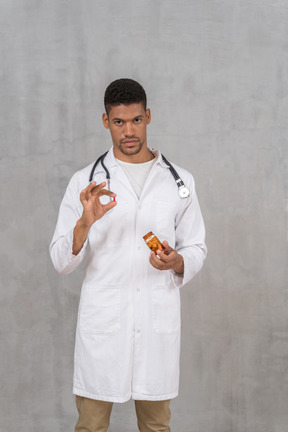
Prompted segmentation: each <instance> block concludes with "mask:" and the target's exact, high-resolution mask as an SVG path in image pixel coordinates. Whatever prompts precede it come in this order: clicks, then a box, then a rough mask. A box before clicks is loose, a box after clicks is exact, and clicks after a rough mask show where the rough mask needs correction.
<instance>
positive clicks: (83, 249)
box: [50, 79, 207, 432]
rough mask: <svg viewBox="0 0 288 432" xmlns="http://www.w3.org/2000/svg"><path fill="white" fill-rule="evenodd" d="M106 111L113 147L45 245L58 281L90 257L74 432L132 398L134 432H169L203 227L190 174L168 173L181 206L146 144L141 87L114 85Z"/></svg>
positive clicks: (87, 172)
mask: <svg viewBox="0 0 288 432" xmlns="http://www.w3.org/2000/svg"><path fill="white" fill-rule="evenodd" d="M104 104H105V109H106V112H105V114H103V124H104V127H105V128H106V129H109V130H110V134H111V138H112V143H113V146H112V148H111V149H110V150H109V152H108V153H107V154H106V156H105V158H103V159H102V163H101V162H99V163H98V164H97V166H96V168H95V170H94V171H93V164H91V165H89V166H88V167H86V168H84V169H82V170H80V171H78V172H77V173H76V174H74V176H73V177H72V179H71V180H70V183H69V185H68V187H67V190H66V193H65V195H64V198H63V201H62V204H61V207H60V211H59V217H58V222H57V226H56V230H55V233H54V237H53V240H52V242H51V245H50V255H51V258H52V261H53V264H54V266H55V268H56V270H57V271H58V272H59V273H63V274H67V273H70V272H72V271H73V270H75V269H76V267H78V265H79V264H80V263H81V261H82V260H83V258H84V255H85V253H88V254H89V260H88V265H87V268H86V273H85V279H84V282H83V285H82V291H81V299H80V305H79V313H78V322H77V330H76V346H75V369H74V380H73V392H74V394H75V395H76V403H77V408H78V411H79V419H78V422H77V424H76V428H75V431H76V432H82V431H90V432H92V431H93V432H100V431H101V432H104V431H107V429H108V426H109V419H110V414H111V410H112V405H113V403H114V402H125V401H127V400H129V399H130V398H131V397H132V398H133V399H134V400H135V407H136V414H137V419H138V427H139V430H140V431H141V432H150V431H153V432H156V431H165V432H167V431H170V428H169V421H170V409H169V402H170V399H172V398H174V397H176V396H177V395H178V382H179V353H180V294H179V288H180V287H181V286H183V285H184V284H185V283H186V282H188V281H189V280H190V279H191V278H192V277H193V276H194V275H195V274H196V273H197V272H198V271H199V270H200V269H201V267H202V265H203V261H204V259H205V257H206V253H207V250H206V246H205V229H204V224H203V220H202V215H201V211H200V208H199V204H198V200H197V196H196V192H195V186H194V181H193V177H192V175H191V174H189V173H188V172H187V171H186V170H184V169H182V168H180V167H176V166H175V165H173V166H174V167H175V168H176V170H177V172H178V173H179V174H180V177H181V179H182V180H183V182H184V184H185V186H186V187H187V188H188V189H189V190H190V194H189V196H186V197H184V198H183V197H182V198H181V197H180V195H179V193H178V192H179V190H178V188H179V181H178V182H177V183H176V181H175V178H174V177H173V175H172V173H171V170H170V168H169V166H168V165H167V163H166V162H165V161H164V159H163V158H162V155H161V154H160V152H159V151H157V150H151V149H150V148H149V147H148V146H147V136H146V132H147V125H148V124H149V123H150V120H151V113H150V109H147V107H146V94H145V91H144V89H143V88H142V86H141V85H140V84H139V83H137V82H136V81H133V80H131V79H119V80H116V81H114V82H112V83H111V84H110V85H109V86H108V87H107V89H106V92H105V97H104ZM91 171H92V172H91ZM107 171H108V172H109V176H110V177H111V180H107V177H106V176H107ZM91 176H92V177H93V178H92V179H91V182H90V183H89V179H90V177H91ZM176 177H177V176H176ZM109 183H111V190H110V186H109ZM177 185H178V187H177ZM180 186H181V183H180ZM106 187H108V189H109V190H108V189H107V188H106ZM182 188H183V186H182ZM186 192H187V191H186ZM184 195H187V193H186V194H185V193H184ZM150 231H152V232H153V233H154V234H155V235H156V236H157V237H158V238H159V239H160V241H162V243H163V245H164V247H165V252H163V251H160V250H159V251H158V252H157V255H156V253H154V252H151V253H150V251H149V249H148V247H147V245H146V244H145V242H144V240H143V236H144V235H146V234H147V233H148V232H150ZM88 245H89V248H88ZM88 249H89V252H88ZM162 270H163V271H162Z"/></svg>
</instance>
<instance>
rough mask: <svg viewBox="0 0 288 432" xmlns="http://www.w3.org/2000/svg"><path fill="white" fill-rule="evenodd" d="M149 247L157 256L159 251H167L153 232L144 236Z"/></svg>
mask: <svg viewBox="0 0 288 432" xmlns="http://www.w3.org/2000/svg"><path fill="white" fill-rule="evenodd" d="M143 239H144V240H145V243H146V244H147V246H148V247H149V248H150V249H151V250H152V251H153V252H155V253H156V254H157V250H161V251H163V252H164V251H165V247H164V246H163V245H162V243H161V242H160V240H159V239H158V237H156V236H155V235H154V234H153V232H152V231H150V232H148V233H147V234H145V235H144V236H143Z"/></svg>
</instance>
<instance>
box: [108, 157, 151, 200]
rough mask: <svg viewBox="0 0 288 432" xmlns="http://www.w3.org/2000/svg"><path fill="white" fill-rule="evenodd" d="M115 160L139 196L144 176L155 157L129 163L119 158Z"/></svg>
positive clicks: (146, 174)
mask: <svg viewBox="0 0 288 432" xmlns="http://www.w3.org/2000/svg"><path fill="white" fill-rule="evenodd" d="M116 160H117V162H118V163H119V165H120V166H121V167H122V168H123V170H124V172H125V174H126V175H127V177H128V179H129V180H130V183H131V185H132V187H133V189H134V191H135V193H136V195H137V197H138V198H140V196H141V192H142V189H143V187H144V184H145V181H146V178H147V176H148V174H149V171H150V169H151V168H152V166H153V165H154V163H155V160H156V158H154V159H152V160H150V161H148V162H144V163H129V162H123V161H121V160H119V159H116Z"/></svg>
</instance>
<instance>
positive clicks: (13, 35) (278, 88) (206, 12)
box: [0, 0, 288, 432]
mask: <svg viewBox="0 0 288 432" xmlns="http://www.w3.org/2000/svg"><path fill="white" fill-rule="evenodd" d="M287 22H288V2H287V0H286V1H285V0H218V1H217V0H214V1H213V0H201V1H198V0H178V2H175V1H172V0H166V1H164V0H146V1H137V0H134V1H132V0H125V1H123V2H122V1H112V0H106V1H105V2H104V1H93V0H82V1H81V0H79V1H77V0H71V1H68V0H46V1H45V0H42V1H41V0H38V1H37V0H22V1H21V0H1V1H0V49H1V72H0V73H1V75H0V95H1V106H0V110H1V112H0V122H1V125H0V137H1V154H0V166H1V171H0V179H1V237H0V239H1V241H0V245H1V317H0V320H1V323H0V332H1V361H0V375H1V377H0V379H1V394H0V410H1V415H0V430H1V431H3V432H4V431H5V432H14V431H18V430H21V431H23V432H33V431H35V432H36V431H37V432H38V431H41V432H48V431H49V432H51V431H53V432H60V431H61V432H67V431H72V430H73V426H74V423H75V420H76V409H75V407H74V399H73V396H72V394H71V388H72V370H73V347H74V330H75V325H76V314H77V307H78V301H79V291H80V283H81V279H82V275H83V269H82V270H79V271H78V272H77V273H74V274H72V275H69V276H66V277H61V276H59V275H58V274H56V273H55V271H54V269H53V268H52V264H51V263H50V259H49V257H48V244H49V242H50V239H51V236H52V233H53V230H54V227H55V223H56V217H57V212H58V206H59V203H60V200H61V198H62V195H63V193H64V190H65V187H66V185H67V182H68V180H69V178H70V176H71V175H72V174H73V172H74V171H75V170H76V169H78V168H80V167H82V166H85V165H86V164H87V163H90V162H91V161H93V160H94V159H96V158H97V156H98V155H99V154H101V153H102V152H103V151H104V150H105V149H107V148H108V146H109V145H110V140H109V135H108V133H107V131H106V130H104V129H103V127H102V125H101V114H102V111H103V107H102V98H103V92H104V89H105V88H106V86H107V84H108V83H109V82H110V81H111V80H113V79H116V78H119V77H122V76H128V77H132V78H134V79H137V80H139V81H140V82H141V83H142V84H143V85H144V87H145V88H146V90H147V93H148V97H149V106H150V107H151V110H152V123H151V125H150V126H149V144H150V145H151V146H152V147H155V148H157V147H159V148H160V149H161V150H163V152H165V155H166V156H167V158H169V159H171V160H173V161H175V162H176V163H178V164H180V165H183V166H184V167H186V168H188V169H189V170H190V171H191V172H192V173H193V174H194V176H195V179H196V184H197V189H198V195H199V199H200V203H201V207H202V211H203V215H204V218H205V221H206V226H207V243H208V247H209V255H208V258H207V262H206V265H205V268H204V269H203V271H202V272H201V274H199V275H198V276H197V277H196V278H195V279H194V281H193V282H192V283H189V285H187V286H186V287H184V288H183V290H182V300H183V302H182V304H183V307H182V310H183V337H182V360H181V364H182V375H181V394H180V396H179V397H178V398H177V399H176V400H174V401H173V404H172V408H173V421H172V430H173V431H177V432H285V431H287V424H288V415H287V400H288V376H287V364H288V363H287V360H288V358H287V357H288V334H287V325H288V319H287V309H288V290H287V239H288V223H287V221H288V219H287V213H288V190H287V186H288V176H287V170H288V168H287V166H288V165H287V164H288V142H287V141H288V137H287V131H288V121H287V118H288V116H287V112H288V56H287V47H288V27H287ZM135 425H136V420H135V414H134V410H133V403H132V402H131V401H130V402H129V403H127V404H124V405H117V406H115V408H114V411H113V415H112V424H111V428H110V430H111V432H130V431H131V432H132V431H135V430H136V427H135Z"/></svg>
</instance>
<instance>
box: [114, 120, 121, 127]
mask: <svg viewBox="0 0 288 432" xmlns="http://www.w3.org/2000/svg"><path fill="white" fill-rule="evenodd" d="M114 124H115V125H116V126H121V124H122V121H121V120H115V122H114Z"/></svg>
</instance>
